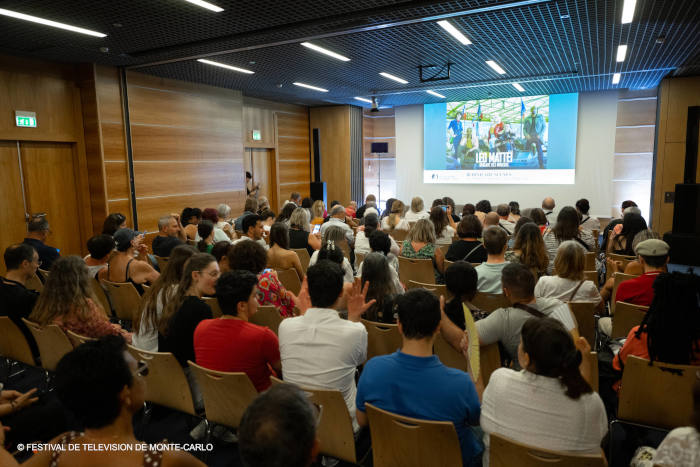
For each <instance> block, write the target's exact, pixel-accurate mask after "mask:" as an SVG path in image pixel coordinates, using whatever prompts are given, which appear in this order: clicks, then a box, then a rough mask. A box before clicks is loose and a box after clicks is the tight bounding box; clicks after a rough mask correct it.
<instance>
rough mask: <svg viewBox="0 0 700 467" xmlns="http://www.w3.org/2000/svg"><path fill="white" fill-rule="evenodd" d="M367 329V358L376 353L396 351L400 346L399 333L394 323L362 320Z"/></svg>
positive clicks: (384, 353)
mask: <svg viewBox="0 0 700 467" xmlns="http://www.w3.org/2000/svg"><path fill="white" fill-rule="evenodd" d="M362 324H364V325H365V328H366V329H367V360H369V359H370V358H372V357H376V356H377V355H387V354H390V353H394V352H396V351H397V350H398V349H399V348H400V347H401V334H399V326H398V325H396V324H385V323H377V322H375V321H367V320H366V319H363V320H362Z"/></svg>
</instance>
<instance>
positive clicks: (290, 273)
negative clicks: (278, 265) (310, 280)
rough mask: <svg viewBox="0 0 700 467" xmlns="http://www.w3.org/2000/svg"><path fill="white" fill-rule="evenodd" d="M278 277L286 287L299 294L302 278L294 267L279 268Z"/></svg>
mask: <svg viewBox="0 0 700 467" xmlns="http://www.w3.org/2000/svg"><path fill="white" fill-rule="evenodd" d="M277 278H278V279H279V280H280V282H281V283H282V285H283V286H284V288H285V289H287V290H289V291H290V292H292V293H293V294H294V295H299V291H300V290H301V279H299V275H298V274H297V272H296V270H295V269H294V268H290V269H277Z"/></svg>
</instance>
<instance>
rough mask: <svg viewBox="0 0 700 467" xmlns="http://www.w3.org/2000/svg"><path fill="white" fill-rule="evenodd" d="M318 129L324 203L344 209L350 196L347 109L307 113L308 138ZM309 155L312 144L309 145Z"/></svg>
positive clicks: (344, 106)
mask: <svg viewBox="0 0 700 467" xmlns="http://www.w3.org/2000/svg"><path fill="white" fill-rule="evenodd" d="M314 128H318V129H319V138H320V146H321V148H320V149H321V179H322V181H324V182H326V188H327V192H328V202H329V203H330V202H331V201H332V200H338V201H340V203H341V204H343V205H346V204H347V203H348V201H350V199H351V193H350V106H347V105H338V106H331V107H314V108H312V109H310V110H309V138H311V134H312V132H313V129H314ZM311 146H312V148H311V151H312V153H313V141H312V142H311Z"/></svg>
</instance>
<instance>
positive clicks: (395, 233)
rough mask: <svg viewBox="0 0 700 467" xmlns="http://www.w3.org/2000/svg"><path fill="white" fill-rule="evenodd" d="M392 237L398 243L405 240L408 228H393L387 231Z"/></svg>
mask: <svg viewBox="0 0 700 467" xmlns="http://www.w3.org/2000/svg"><path fill="white" fill-rule="evenodd" d="M387 233H388V234H389V235H390V236H391V238H393V239H394V241H395V242H396V243H401V242H403V241H404V240H406V237H407V236H408V230H392V231H390V232H387Z"/></svg>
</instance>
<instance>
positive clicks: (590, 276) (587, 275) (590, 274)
mask: <svg viewBox="0 0 700 467" xmlns="http://www.w3.org/2000/svg"><path fill="white" fill-rule="evenodd" d="M583 278H584V279H585V280H587V281H591V282H593V284H594V285H595V286H596V287H598V271H583Z"/></svg>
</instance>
